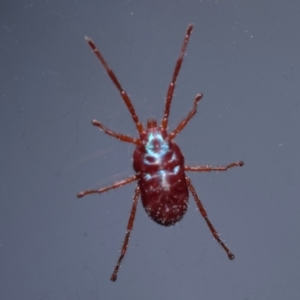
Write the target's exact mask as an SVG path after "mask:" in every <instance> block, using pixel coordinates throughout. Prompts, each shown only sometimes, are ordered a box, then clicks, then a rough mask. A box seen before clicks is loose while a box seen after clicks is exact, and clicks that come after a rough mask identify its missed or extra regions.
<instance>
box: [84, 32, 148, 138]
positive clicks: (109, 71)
mask: <svg viewBox="0 0 300 300" xmlns="http://www.w3.org/2000/svg"><path fill="white" fill-rule="evenodd" d="M85 39H86V41H87V42H88V44H89V45H90V47H91V48H92V50H93V52H94V53H95V54H96V56H97V57H98V59H99V60H100V62H101V63H102V65H103V67H104V68H105V70H106V72H107V74H108V76H109V77H110V79H111V80H112V82H113V83H114V84H115V86H116V87H117V89H118V90H119V92H120V94H121V97H122V99H123V101H124V102H125V104H126V106H127V108H128V110H129V112H130V114H131V117H132V119H133V122H134V123H135V125H136V128H137V130H138V132H139V134H140V136H141V135H142V133H143V132H144V129H143V125H142V124H141V122H140V121H139V118H138V116H137V114H136V112H135V109H134V107H133V105H132V103H131V100H130V98H129V96H128V95H127V93H126V92H125V91H124V89H123V88H122V86H121V84H120V82H119V80H118V79H117V76H116V75H115V73H114V72H113V70H112V69H110V67H109V66H108V64H107V63H106V61H105V60H104V58H103V56H102V54H101V53H100V51H99V50H98V49H97V47H96V45H95V43H94V42H93V41H92V39H90V38H89V37H87V36H86V37H85Z"/></svg>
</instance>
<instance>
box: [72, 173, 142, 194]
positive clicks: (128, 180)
mask: <svg viewBox="0 0 300 300" xmlns="http://www.w3.org/2000/svg"><path fill="white" fill-rule="evenodd" d="M136 180H138V176H137V175H133V176H131V177H129V178H127V179H124V180H120V181H117V182H115V183H114V184H113V185H110V186H106V187H104V188H101V189H99V190H87V191H82V192H79V193H78V194H77V197H78V198H82V197H83V196H86V195H89V194H102V193H104V192H107V191H109V190H112V189H116V188H119V187H121V186H123V185H126V184H128V183H131V182H133V181H136Z"/></svg>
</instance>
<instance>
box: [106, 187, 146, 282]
mask: <svg viewBox="0 0 300 300" xmlns="http://www.w3.org/2000/svg"><path fill="white" fill-rule="evenodd" d="M139 196H140V188H139V186H138V185H137V186H136V188H135V192H134V197H133V204H132V208H131V213H130V217H129V220H128V224H127V231H126V235H125V239H124V243H123V246H122V250H121V255H120V257H119V259H118V262H117V264H116V266H115V269H114V271H113V273H112V275H111V277H110V279H111V280H112V281H116V280H117V275H118V271H119V268H120V265H121V262H122V260H123V258H124V256H125V254H126V250H127V246H128V242H129V237H130V233H131V230H132V227H133V223H134V219H135V213H136V207H137V203H138V199H139Z"/></svg>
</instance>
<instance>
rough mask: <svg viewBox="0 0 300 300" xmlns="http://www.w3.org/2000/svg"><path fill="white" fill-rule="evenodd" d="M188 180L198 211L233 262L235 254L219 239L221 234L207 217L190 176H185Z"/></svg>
mask: <svg viewBox="0 0 300 300" xmlns="http://www.w3.org/2000/svg"><path fill="white" fill-rule="evenodd" d="M185 178H186V183H187V185H188V187H189V189H190V191H191V193H192V195H193V196H194V199H195V202H196V204H197V206H198V209H199V211H200V213H201V215H202V217H203V218H204V220H205V221H206V224H207V225H208V227H209V229H210V231H211V233H212V235H213V236H214V238H215V239H216V240H217V242H218V243H219V244H220V245H221V246H222V248H223V249H224V250H225V252H226V253H227V255H228V258H229V259H230V260H233V259H234V254H233V253H232V252H231V251H230V250H229V249H228V248H227V247H226V245H225V244H224V242H223V241H222V240H221V239H220V238H219V234H218V232H217V231H216V229H215V228H214V226H213V225H212V223H211V222H210V220H209V219H208V216H207V213H206V211H205V209H204V207H203V205H202V203H201V201H200V198H199V197H198V195H197V193H196V191H195V188H194V186H193V185H192V182H191V179H190V178H189V177H188V176H185Z"/></svg>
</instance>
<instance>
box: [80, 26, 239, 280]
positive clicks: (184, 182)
mask: <svg viewBox="0 0 300 300" xmlns="http://www.w3.org/2000/svg"><path fill="white" fill-rule="evenodd" d="M192 29H193V25H189V27H188V29H187V31H186V35H185V38H184V41H183V45H182V48H181V52H180V55H179V58H178V59H177V62H176V65H175V69H174V72H173V76H172V80H171V83H170V85H169V88H168V92H167V97H166V103H165V110H164V115H163V118H162V121H161V123H160V124H157V121H156V120H155V119H153V118H151V119H148V121H147V127H146V128H144V127H143V125H142V124H141V123H140V121H139V118H138V116H137V114H136V112H135V109H134V107H133V105H132V103H131V100H130V99H129V96H128V95H127V93H126V92H125V90H124V89H123V88H122V86H121V84H120V82H119V80H118V79H117V77H116V75H115V74H114V72H113V71H112V70H111V69H110V67H109V66H108V64H107V63H106V61H105V60H104V58H103V56H102V54H101V53H100V51H99V50H98V49H97V47H96V46H95V44H94V42H93V41H92V40H91V39H90V38H86V40H87V42H88V44H89V46H90V47H91V48H92V50H93V52H94V53H95V54H96V56H97V57H98V59H99V60H100V62H101V64H102V65H103V66H104V68H105V70H106V72H107V74H108V75H109V77H110V78H111V80H112V82H113V83H114V85H115V86H116V88H117V89H118V91H119V92H120V94H121V97H122V99H123V101H124V103H125V105H126V106H127V108H128V110H129V112H130V114H131V117H132V119H133V122H134V123H135V125H136V128H137V131H138V133H139V137H138V138H134V137H130V136H128V135H124V134H120V133H116V132H114V131H112V130H110V129H108V128H107V127H105V126H104V125H103V124H102V123H100V122H99V121H97V120H93V121H92V124H93V125H94V126H96V127H98V128H100V129H101V130H102V131H104V132H105V133H106V134H108V135H110V136H112V137H114V138H117V139H119V140H120V141H123V142H128V143H133V144H135V145H136V148H135V151H134V154H133V169H134V171H135V175H133V176H131V177H129V178H127V179H125V180H121V181H118V182H116V183H114V184H113V185H111V186H107V187H104V188H101V189H99V190H87V191H83V192H80V193H78V195H77V196H78V198H81V197H83V196H85V195H88V194H94V193H98V194H101V193H104V192H106V191H109V190H111V189H115V188H118V187H121V186H124V185H126V184H128V183H131V182H134V181H137V185H136V188H135V192H134V197H133V204H132V209H131V213H130V217H129V221H128V225H127V232H126V235H125V240H124V243H123V246H122V250H121V254H120V257H119V260H118V262H117V264H116V266H115V269H114V271H113V274H112V276H111V280H112V281H115V280H116V279H117V273H118V270H119V267H120V264H121V262H122V259H123V258H124V256H125V253H126V250H127V246H128V241H129V237H130V233H131V230H132V228H133V223H134V218H135V213H136V208H137V203H138V199H139V197H140V196H141V199H142V204H143V206H144V208H145V211H146V213H147V214H148V216H149V217H150V218H151V219H152V220H153V221H155V222H156V223H158V224H161V225H164V226H170V225H174V224H175V223H177V222H178V221H180V220H181V218H182V217H183V216H184V214H185V212H186V210H187V207H188V196H189V191H190V192H191V194H192V195H193V197H194V199H195V202H196V205H197V207H198V209H199V211H200V213H201V215H202V216H203V218H204V219H205V221H206V223H207V225H208V227H209V229H210V231H211V233H212V234H213V236H214V238H215V239H216V240H217V242H218V243H219V244H220V245H221V246H222V248H223V249H224V250H225V252H226V253H227V255H228V258H229V259H231V260H232V259H233V258H234V255H233V253H232V252H231V251H230V250H229V249H228V248H227V247H226V245H225V244H224V242H223V241H222V240H221V239H220V238H219V235H218V233H217V231H216V230H215V228H214V227H213V225H212V223H211V222H210V220H209V219H208V216H207V213H206V211H205V209H204V207H203V205H202V203H201V201H200V199H199V197H198V195H197V193H196V191H195V188H194V186H193V185H192V183H191V180H190V178H189V177H188V176H187V175H186V174H185V172H186V171H192V172H210V171H226V170H228V169H230V168H233V167H237V166H243V164H244V163H243V162H242V161H237V162H233V163H231V164H228V165H226V166H219V167H211V166H186V165H185V164H184V156H183V154H182V153H181V150H180V148H179V147H178V145H177V144H176V143H175V142H174V138H175V137H176V136H177V134H178V133H179V132H181V131H182V129H183V128H185V126H186V125H187V124H188V122H189V121H190V120H191V119H192V117H193V116H194V115H195V114H196V110H197V105H198V102H199V101H200V99H201V98H202V94H198V95H196V97H195V99H194V102H193V107H192V109H191V111H190V112H189V114H188V115H187V117H186V118H184V119H183V120H182V121H181V122H180V123H179V124H178V126H177V127H176V128H175V129H174V130H173V131H171V132H170V133H168V131H167V130H168V119H169V114H170V107H171V102H172V98H173V93H174V89H175V84H176V80H177V77H178V73H179V70H180V68H181V64H182V61H183V57H184V54H185V50H186V46H187V43H188V41H189V38H190V35H191V32H192Z"/></svg>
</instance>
